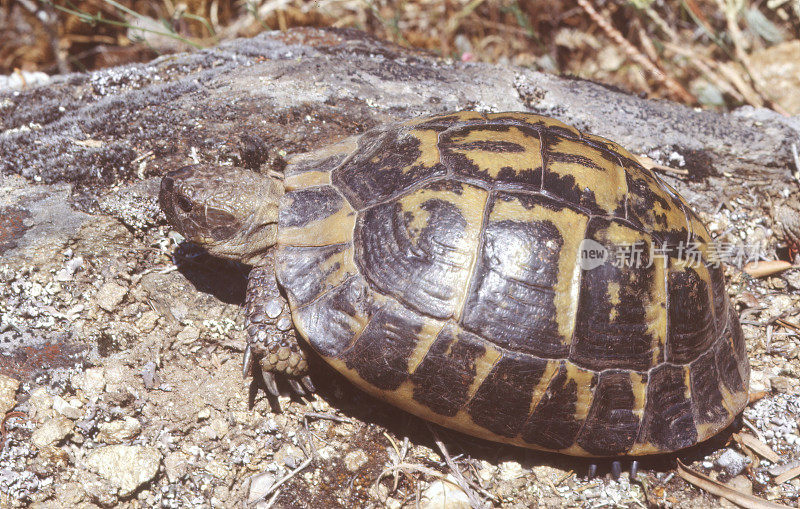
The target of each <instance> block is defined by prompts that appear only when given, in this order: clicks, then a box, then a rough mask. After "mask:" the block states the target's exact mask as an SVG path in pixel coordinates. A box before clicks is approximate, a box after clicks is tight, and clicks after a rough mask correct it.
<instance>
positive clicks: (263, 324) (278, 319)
mask: <svg viewBox="0 0 800 509" xmlns="http://www.w3.org/2000/svg"><path fill="white" fill-rule="evenodd" d="M266 262H267V263H265V264H264V265H262V266H258V267H253V268H252V270H251V271H250V276H249V278H248V282H247V296H246V298H245V316H246V322H247V326H246V329H247V348H246V349H245V354H244V366H243V373H244V375H245V376H247V375H249V374H251V373H252V371H251V370H252V369H253V364H254V361H256V362H258V364H259V365H260V366H261V370H262V372H263V375H264V382H265V383H266V385H267V389H268V390H269V392H271V393H272V394H273V395H276V396H277V395H278V386H277V384H276V383H275V375H284V376H286V377H287V378H288V381H289V385H291V387H292V389H294V390H295V391H296V392H297V393H298V394H300V395H304V394H305V393H306V390H308V391H309V392H314V384H313V383H312V382H311V379H310V378H309V377H308V376H307V373H308V363H307V362H306V353H305V352H304V351H303V349H302V348H301V347H300V344H299V342H298V338H297V336H296V335H295V330H294V326H293V324H292V315H291V312H290V311H289V303H288V302H286V299H285V298H284V297H283V295H281V292H280V290H279V288H278V282H277V281H276V279H275V273H274V269H273V266H274V265H273V259H272V255H271V254H270V255H269V257H268V258H267V260H266ZM298 379H299V380H300V381H299V382H298ZM301 382H302V385H301ZM304 387H305V389H304Z"/></svg>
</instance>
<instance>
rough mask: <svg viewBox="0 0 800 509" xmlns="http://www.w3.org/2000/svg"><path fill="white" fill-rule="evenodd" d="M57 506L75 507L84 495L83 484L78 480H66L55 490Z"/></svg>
mask: <svg viewBox="0 0 800 509" xmlns="http://www.w3.org/2000/svg"><path fill="white" fill-rule="evenodd" d="M55 493H56V496H57V497H58V499H57V501H58V506H59V507H76V506H77V505H78V504H79V503H80V502H83V499H84V498H85V497H86V492H85V491H84V489H83V485H82V484H81V483H79V482H68V483H65V484H63V485H61V486H59V489H57V490H56V492H55Z"/></svg>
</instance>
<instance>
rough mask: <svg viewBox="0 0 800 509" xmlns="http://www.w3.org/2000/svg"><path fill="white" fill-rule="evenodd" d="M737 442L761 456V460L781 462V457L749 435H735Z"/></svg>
mask: <svg viewBox="0 0 800 509" xmlns="http://www.w3.org/2000/svg"><path fill="white" fill-rule="evenodd" d="M736 437H737V439H738V440H737V441H739V442H741V443H742V445H744V446H745V447H747V448H749V449H751V450H752V451H753V452H755V453H756V454H758V455H759V456H761V457H762V458H765V459H768V460H769V461H771V462H772V463H778V462H779V461H780V460H781V457H780V456H778V454H777V453H776V452H775V451H773V450H772V449H770V447H769V446H768V445H767V444H765V443H764V442H762V441H761V440H759V439H758V438H756V437H754V436H753V435H750V434H748V433H736Z"/></svg>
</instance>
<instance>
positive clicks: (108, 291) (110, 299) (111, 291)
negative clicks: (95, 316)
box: [95, 281, 128, 313]
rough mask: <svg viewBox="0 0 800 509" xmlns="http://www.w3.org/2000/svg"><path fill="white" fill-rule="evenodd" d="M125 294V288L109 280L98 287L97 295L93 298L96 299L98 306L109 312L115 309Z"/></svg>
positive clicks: (126, 290) (126, 292)
mask: <svg viewBox="0 0 800 509" xmlns="http://www.w3.org/2000/svg"><path fill="white" fill-rule="evenodd" d="M127 294H128V289H127V288H125V287H124V286H122V285H120V284H117V283H115V282H114V281H109V282H108V283H106V284H104V285H103V286H101V287H100V290H98V291H97V296H96V297H95V299H96V300H97V305H98V306H100V307H101V308H103V309H105V310H106V311H108V312H109V313H111V312H112V311H114V309H116V307H117V306H119V304H120V303H121V302H122V301H123V299H125V295H127Z"/></svg>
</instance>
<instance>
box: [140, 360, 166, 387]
mask: <svg viewBox="0 0 800 509" xmlns="http://www.w3.org/2000/svg"><path fill="white" fill-rule="evenodd" d="M142 383H143V384H144V388H145V389H147V390H150V389H155V388H156V387H158V386H159V385H161V377H160V376H159V375H158V371H156V363H155V362H153V361H149V362H147V363H145V365H144V368H142Z"/></svg>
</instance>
